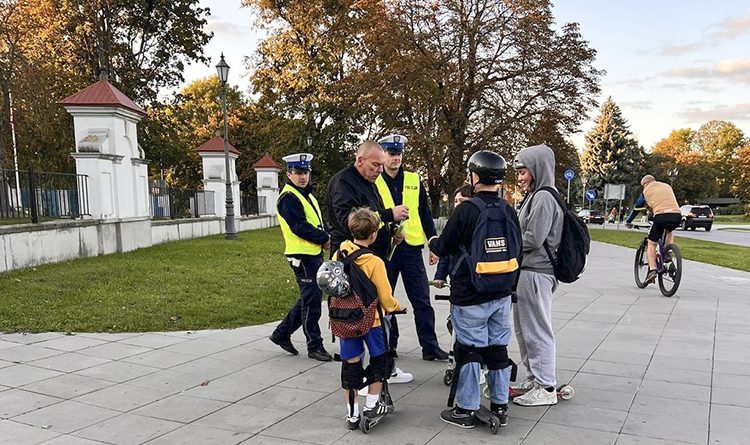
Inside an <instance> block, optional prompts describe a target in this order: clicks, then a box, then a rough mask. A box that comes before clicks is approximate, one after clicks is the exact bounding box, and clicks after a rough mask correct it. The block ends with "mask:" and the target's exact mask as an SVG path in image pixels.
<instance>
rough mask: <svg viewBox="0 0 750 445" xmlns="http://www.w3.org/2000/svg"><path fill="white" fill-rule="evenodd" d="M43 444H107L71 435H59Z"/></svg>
mask: <svg viewBox="0 0 750 445" xmlns="http://www.w3.org/2000/svg"><path fill="white" fill-rule="evenodd" d="M41 445H107V444H106V443H104V442H99V441H97V440H88V439H84V438H83V437H76V436H70V435H67V434H65V435H62V436H57V437H55V438H54V439H52V440H49V441H47V442H43V443H42V444H41Z"/></svg>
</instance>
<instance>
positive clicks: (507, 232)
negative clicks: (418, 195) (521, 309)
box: [459, 197, 522, 294]
mask: <svg viewBox="0 0 750 445" xmlns="http://www.w3.org/2000/svg"><path fill="white" fill-rule="evenodd" d="M466 202H470V203H471V204H473V205H475V206H476V207H477V208H478V209H479V218H477V224H476V226H475V227H474V234H473V236H472V241H471V251H470V252H467V253H465V254H464V256H465V257H466V259H467V261H468V263H469V269H470V270H471V284H472V285H473V286H474V288H475V289H476V290H477V292H478V293H480V294H492V293H497V292H499V291H502V290H504V289H515V285H516V282H517V276H518V270H519V266H520V264H519V261H520V259H521V252H522V250H521V249H522V244H521V233H520V229H519V227H518V226H517V225H516V224H515V222H514V221H513V219H510V218H508V215H507V213H506V212H508V211H509V210H510V208H509V207H508V204H506V203H505V201H503V200H498V201H497V202H493V203H489V204H488V203H486V202H485V201H484V200H482V199H481V198H476V197H475V198H472V199H469V200H467V201H466ZM460 262H461V260H459V263H460Z"/></svg>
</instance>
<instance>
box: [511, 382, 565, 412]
mask: <svg viewBox="0 0 750 445" xmlns="http://www.w3.org/2000/svg"><path fill="white" fill-rule="evenodd" d="M513 403H515V404H517V405H521V406H545V405H556V404H557V391H555V390H552V391H547V390H546V389H544V388H542V387H541V386H539V384H538V383H536V382H535V383H534V387H533V388H531V389H530V390H529V391H527V392H526V394H524V395H522V396H518V397H515V398H514V399H513Z"/></svg>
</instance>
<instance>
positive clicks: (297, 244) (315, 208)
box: [276, 184, 323, 255]
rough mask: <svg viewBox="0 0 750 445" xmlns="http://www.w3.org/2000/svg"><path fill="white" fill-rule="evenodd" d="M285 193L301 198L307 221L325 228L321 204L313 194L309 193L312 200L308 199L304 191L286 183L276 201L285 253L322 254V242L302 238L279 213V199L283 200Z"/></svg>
mask: <svg viewBox="0 0 750 445" xmlns="http://www.w3.org/2000/svg"><path fill="white" fill-rule="evenodd" d="M284 193H291V194H293V195H294V196H296V197H297V199H299V202H301V203H302V208H303V209H304V210H305V219H307V222H308V223H310V224H311V225H313V226H314V227H317V228H319V229H321V230H322V229H323V220H322V219H321V216H320V215H321V213H320V206H319V205H318V200H317V199H315V197H314V196H313V195H312V194H310V195H308V196H309V197H310V200H309V201H308V200H307V199H306V198H305V197H304V196H303V195H302V193H300V192H299V190H297V189H296V188H294V187H292V186H291V185H289V184H287V185H285V186H284V188H283V189H281V194H280V195H279V199H278V200H277V201H276V213H277V216H278V217H279V225H280V226H281V234H282V235H284V246H285V247H284V255H318V254H320V253H321V252H323V247H322V246H321V245H320V244H315V243H311V242H310V241H307V240H306V239H302V238H300V237H298V236H297V235H295V234H294V232H292V229H291V228H290V227H289V223H287V222H286V220H285V219H284V217H283V216H281V213H279V201H281V197H282V196H284Z"/></svg>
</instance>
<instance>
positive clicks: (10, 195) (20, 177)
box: [0, 168, 90, 223]
mask: <svg viewBox="0 0 750 445" xmlns="http://www.w3.org/2000/svg"><path fill="white" fill-rule="evenodd" d="M84 215H90V210H89V195H88V175H79V174H75V173H50V172H35V171H34V169H33V168H29V169H28V170H8V169H0V221H3V222H6V223H7V222H18V223H24V222H29V221H30V222H32V223H38V222H39V220H40V219H42V220H47V219H58V218H79V217H81V216H84Z"/></svg>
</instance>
